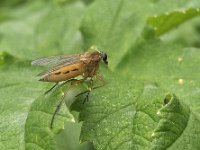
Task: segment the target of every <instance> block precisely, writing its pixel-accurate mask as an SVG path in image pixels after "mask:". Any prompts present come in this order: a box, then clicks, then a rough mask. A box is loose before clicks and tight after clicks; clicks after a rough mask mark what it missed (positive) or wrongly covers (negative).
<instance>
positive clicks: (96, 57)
mask: <svg viewBox="0 0 200 150" xmlns="http://www.w3.org/2000/svg"><path fill="white" fill-rule="evenodd" d="M80 57H81V60H82V61H84V62H85V63H92V62H99V61H100V60H101V53H99V52H98V51H88V52H86V53H84V54H82V55H81V56H80Z"/></svg>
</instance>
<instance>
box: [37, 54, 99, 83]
mask: <svg viewBox="0 0 200 150" xmlns="http://www.w3.org/2000/svg"><path fill="white" fill-rule="evenodd" d="M100 60H101V53H99V52H98V51H89V52H86V53H84V54H81V55H80V61H78V62H76V63H72V64H68V65H66V66H65V65H62V67H58V68H54V69H52V71H50V72H47V73H45V74H43V75H42V78H41V79H40V81H45V82H56V83H58V82H61V81H66V80H69V79H72V78H75V77H77V76H82V77H83V78H86V77H93V76H94V75H95V74H96V72H97V70H98V68H99V61H100Z"/></svg>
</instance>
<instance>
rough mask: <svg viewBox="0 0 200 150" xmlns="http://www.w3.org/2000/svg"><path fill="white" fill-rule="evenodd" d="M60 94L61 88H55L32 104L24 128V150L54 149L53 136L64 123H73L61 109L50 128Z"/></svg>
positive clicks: (70, 117)
mask: <svg viewBox="0 0 200 150" xmlns="http://www.w3.org/2000/svg"><path fill="white" fill-rule="evenodd" d="M62 93H63V92H62V90H61V88H57V89H56V90H55V91H54V92H53V93H49V94H46V95H45V94H44V95H42V96H41V97H39V98H37V99H36V100H35V101H34V103H32V105H31V108H30V110H29V112H28V117H27V119H26V126H25V145H26V149H35V148H36V149H48V150H54V149H56V147H55V146H56V142H55V140H54V138H55V137H54V134H55V133H59V132H60V130H61V129H63V128H64V121H69V122H74V121H75V120H74V117H73V116H72V115H71V114H70V113H69V111H68V110H67V109H66V107H61V109H60V110H59V113H57V114H56V117H55V119H54V120H53V126H52V127H53V128H52V129H51V128H50V125H51V121H52V116H53V114H54V112H55V110H56V107H58V104H59V102H60V101H61V98H62ZM53 106H54V107H53ZM61 106H64V105H61ZM53 131H54V132H53Z"/></svg>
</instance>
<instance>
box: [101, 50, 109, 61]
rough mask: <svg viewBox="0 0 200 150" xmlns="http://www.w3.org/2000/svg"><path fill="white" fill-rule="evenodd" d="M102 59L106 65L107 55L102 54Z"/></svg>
mask: <svg viewBox="0 0 200 150" xmlns="http://www.w3.org/2000/svg"><path fill="white" fill-rule="evenodd" d="M102 59H103V61H104V63H105V64H108V61H107V54H106V53H104V52H103V53H102Z"/></svg>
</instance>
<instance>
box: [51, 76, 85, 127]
mask: <svg viewBox="0 0 200 150" xmlns="http://www.w3.org/2000/svg"><path fill="white" fill-rule="evenodd" d="M69 81H71V86H70V87H69V88H68V90H66V91H65V92H64V94H63V95H62V98H61V100H60V102H59V103H58V105H57V106H56V110H55V111H54V113H53V116H52V118H51V124H50V128H51V129H52V128H53V121H54V119H55V116H56V114H57V113H58V111H59V110H60V108H61V106H62V103H63V101H64V99H65V96H66V95H67V92H68V91H69V90H70V89H71V88H72V87H73V86H75V85H78V84H79V83H81V82H83V81H82V80H76V79H71V80H68V81H67V82H65V83H64V84H66V83H68V82H69Z"/></svg>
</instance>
